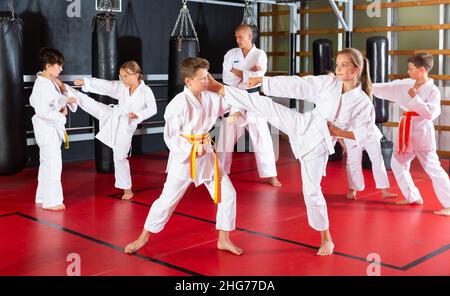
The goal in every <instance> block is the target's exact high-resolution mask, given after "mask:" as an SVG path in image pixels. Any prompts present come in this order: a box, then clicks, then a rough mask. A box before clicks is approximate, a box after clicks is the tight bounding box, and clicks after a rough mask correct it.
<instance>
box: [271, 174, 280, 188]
mask: <svg viewBox="0 0 450 296" xmlns="http://www.w3.org/2000/svg"><path fill="white" fill-rule="evenodd" d="M269 183H270V185H272V186H274V187H281V182H280V181H279V180H278V178H277V177H276V176H275V177H271V178H270V180H269Z"/></svg>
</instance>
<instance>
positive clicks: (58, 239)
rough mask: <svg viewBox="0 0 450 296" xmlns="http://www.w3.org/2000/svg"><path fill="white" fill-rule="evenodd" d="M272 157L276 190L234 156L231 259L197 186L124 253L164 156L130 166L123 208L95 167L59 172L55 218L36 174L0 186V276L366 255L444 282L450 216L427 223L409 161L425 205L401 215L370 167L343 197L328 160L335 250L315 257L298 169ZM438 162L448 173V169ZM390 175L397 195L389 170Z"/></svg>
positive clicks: (275, 268)
mask: <svg viewBox="0 0 450 296" xmlns="http://www.w3.org/2000/svg"><path fill="white" fill-rule="evenodd" d="M280 154H281V156H280V158H279V160H278V162H277V167H278V175H279V179H280V181H281V182H282V183H283V186H282V187H281V188H274V187H271V186H270V185H268V184H267V183H265V182H263V181H261V180H260V179H259V178H258V174H257V171H256V164H255V160H254V157H253V155H252V154H251V153H236V154H235V156H234V161H233V166H232V173H231V175H230V177H231V180H232V182H233V185H234V186H235V188H236V191H237V230H236V231H233V232H232V234H231V236H232V239H233V241H234V242H235V243H236V244H237V245H239V246H240V247H242V248H243V249H244V250H245V254H244V255H243V256H240V257H238V256H234V255H231V254H228V253H226V252H221V251H217V250H216V248H215V245H216V239H217V231H216V230H215V224H214V220H215V214H216V213H215V206H214V204H213V202H212V201H211V199H210V197H209V195H208V193H207V190H206V188H204V187H199V188H195V187H194V186H191V188H190V189H189V190H188V192H187V194H186V195H185V196H184V198H183V199H182V201H181V202H180V204H179V205H178V207H177V209H176V210H175V213H174V214H173V216H172V218H171V220H170V221H169V223H168V224H167V226H166V228H165V229H164V230H163V232H161V233H160V234H158V235H154V236H152V237H151V238H150V241H149V243H148V244H147V246H146V247H144V248H143V249H141V250H140V251H139V252H138V253H137V254H135V255H132V256H130V255H126V254H124V253H123V247H124V246H125V245H126V244H127V243H128V242H130V241H132V240H134V239H135V238H136V237H137V236H138V235H139V233H140V232H141V230H142V227H143V224H144V221H145V218H146V216H147V213H148V210H149V207H150V206H151V204H152V202H153V201H154V200H155V199H157V198H158V196H159V194H160V193H161V191H162V186H163V184H164V181H165V178H166V175H165V173H164V170H165V165H166V161H167V154H166V153H155V154H149V155H145V156H133V157H132V158H131V168H132V177H133V188H134V190H135V192H136V195H135V198H134V199H133V200H132V201H122V200H120V191H118V190H117V189H115V188H113V184H114V176H113V175H109V174H97V173H96V172H95V167H94V162H93V161H87V162H80V163H73V164H66V165H64V168H63V176H62V181H63V189H64V196H65V204H66V207H67V210H66V211H64V212H57V213H55V212H50V211H45V210H42V209H41V207H40V206H37V205H35V204H34V195H35V190H36V185H37V181H36V177H37V168H32V169H26V170H24V171H23V172H21V173H20V174H18V175H15V176H11V177H0V275H66V272H67V269H68V266H69V265H70V262H68V260H67V258H68V255H69V254H73V253H75V254H78V255H79V256H80V257H79V258H80V260H81V261H80V270H81V274H82V275H105V276H106V275H108V276H109V275H287V276H291V275H367V270H368V269H370V266H371V265H370V264H371V263H370V262H369V261H368V256H369V255H370V254H377V256H379V258H380V260H381V268H380V270H381V275H400V276H403V275H450V218H449V217H438V216H436V215H433V213H432V211H433V210H435V209H439V208H440V205H439V203H438V201H437V198H436V196H435V194H434V192H433V188H432V184H431V181H430V180H429V179H428V178H427V176H426V174H425V173H424V172H423V170H422V168H421V167H420V165H419V163H418V162H417V161H414V162H413V166H412V172H413V177H414V179H415V182H416V184H417V186H418V187H419V190H420V191H421V193H422V195H423V198H424V200H425V204H424V205H423V206H403V207H402V206H396V205H393V204H392V201H384V200H382V199H381V196H380V194H379V192H377V191H376V190H375V185H374V181H373V177H372V174H371V171H369V170H364V175H365V177H366V190H365V191H364V192H361V193H359V195H358V200H356V201H348V200H346V198H345V193H346V190H347V182H346V174H345V165H344V162H343V161H341V162H332V163H329V164H328V168H327V177H326V178H324V180H323V182H322V188H323V192H324V194H325V197H326V199H327V203H328V211H329V217H330V230H331V234H332V236H333V240H334V243H335V245H336V249H335V254H334V255H333V256H331V257H318V256H316V255H315V253H316V250H317V247H318V246H319V234H318V233H317V232H315V231H313V230H312V229H311V228H310V227H309V226H308V223H307V217H306V209H305V205H304V202H303V196H302V193H301V190H302V186H301V178H300V166H299V163H298V162H297V161H296V160H295V159H294V157H293V156H292V153H291V152H290V148H289V145H288V143H286V142H281V152H280ZM441 162H442V165H443V167H444V168H445V169H446V170H448V166H449V161H448V160H442V161H441ZM389 178H390V181H391V186H392V189H393V191H394V192H397V193H399V190H398V187H397V186H396V183H395V179H394V177H393V175H392V173H391V172H390V171H389Z"/></svg>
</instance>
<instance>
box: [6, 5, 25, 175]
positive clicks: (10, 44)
mask: <svg viewBox="0 0 450 296" xmlns="http://www.w3.org/2000/svg"><path fill="white" fill-rule="evenodd" d="M0 28H1V30H0V175H12V174H16V173H18V172H20V171H21V170H22V169H23V168H24V167H25V164H26V162H27V154H26V148H27V141H26V133H25V121H24V119H25V102H24V93H23V61H22V21H21V20H20V19H18V18H15V17H13V16H11V14H10V13H3V12H0Z"/></svg>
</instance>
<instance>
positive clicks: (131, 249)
mask: <svg viewBox="0 0 450 296" xmlns="http://www.w3.org/2000/svg"><path fill="white" fill-rule="evenodd" d="M149 236H150V234H149V232H147V231H146V230H144V231H143V232H142V233H141V235H140V236H139V238H138V239H137V240H135V241H134V242H132V243H129V244H128V245H126V246H125V253H127V254H134V253H136V252H137V251H138V250H139V249H140V248H142V247H143V246H145V244H146V243H147V241H148V237H149Z"/></svg>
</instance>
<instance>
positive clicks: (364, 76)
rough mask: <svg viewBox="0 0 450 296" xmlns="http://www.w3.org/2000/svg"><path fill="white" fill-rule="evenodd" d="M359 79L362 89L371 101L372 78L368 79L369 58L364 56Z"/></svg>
mask: <svg viewBox="0 0 450 296" xmlns="http://www.w3.org/2000/svg"><path fill="white" fill-rule="evenodd" d="M359 81H360V82H361V88H362V90H363V91H364V92H365V93H366V94H367V95H368V96H369V99H370V100H371V101H373V96H372V79H370V66H369V60H368V59H367V58H366V57H364V60H363V67H362V70H361V76H360V78H359Z"/></svg>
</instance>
